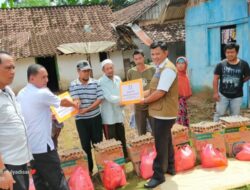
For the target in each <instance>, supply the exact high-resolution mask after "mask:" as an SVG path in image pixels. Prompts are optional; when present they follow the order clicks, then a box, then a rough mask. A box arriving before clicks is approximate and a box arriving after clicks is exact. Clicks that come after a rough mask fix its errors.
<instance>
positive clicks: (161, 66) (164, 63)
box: [157, 58, 168, 69]
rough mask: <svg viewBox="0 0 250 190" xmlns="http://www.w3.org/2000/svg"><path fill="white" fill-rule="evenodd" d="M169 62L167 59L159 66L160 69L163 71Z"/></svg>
mask: <svg viewBox="0 0 250 190" xmlns="http://www.w3.org/2000/svg"><path fill="white" fill-rule="evenodd" d="M167 62H168V58H166V59H165V60H164V61H163V62H162V63H161V64H160V65H159V66H157V67H159V68H160V69H162V68H164V67H165V65H166V63H167Z"/></svg>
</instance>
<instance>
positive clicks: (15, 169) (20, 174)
mask: <svg viewBox="0 0 250 190" xmlns="http://www.w3.org/2000/svg"><path fill="white" fill-rule="evenodd" d="M5 167H6V168H7V169H8V170H9V171H10V172H11V174H12V176H13V178H14V180H15V181H16V183H14V185H13V190H29V171H28V168H27V164H24V165H20V166H14V165H9V164H5Z"/></svg>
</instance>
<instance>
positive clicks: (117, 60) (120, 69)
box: [109, 51, 129, 79]
mask: <svg viewBox="0 0 250 190" xmlns="http://www.w3.org/2000/svg"><path fill="white" fill-rule="evenodd" d="M128 54H129V53H128V51H124V52H122V51H114V52H110V53H109V58H110V59H111V60H112V61H113V63H114V65H115V74H116V75H119V76H120V77H121V79H124V78H125V72H124V63H123V59H124V58H126V56H128Z"/></svg>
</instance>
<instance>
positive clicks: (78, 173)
mask: <svg viewBox="0 0 250 190" xmlns="http://www.w3.org/2000/svg"><path fill="white" fill-rule="evenodd" d="M69 188H70V190H94V186H93V183H92V181H91V179H90V176H89V174H88V172H86V171H85V170H84V169H83V168H82V167H80V166H78V167H76V169H75V171H74V172H73V174H72V175H71V176H70V179H69Z"/></svg>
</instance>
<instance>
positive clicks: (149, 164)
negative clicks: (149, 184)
mask: <svg viewBox="0 0 250 190" xmlns="http://www.w3.org/2000/svg"><path fill="white" fill-rule="evenodd" d="M155 157H156V151H155V149H154V150H153V151H152V152H149V153H148V152H147V151H146V149H144V150H143V151H142V153H141V165H140V171H141V177H142V178H143V179H148V178H150V177H152V176H153V173H154V171H153V162H154V159H155Z"/></svg>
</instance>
